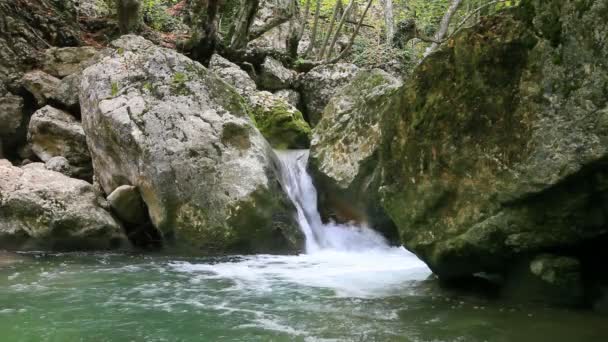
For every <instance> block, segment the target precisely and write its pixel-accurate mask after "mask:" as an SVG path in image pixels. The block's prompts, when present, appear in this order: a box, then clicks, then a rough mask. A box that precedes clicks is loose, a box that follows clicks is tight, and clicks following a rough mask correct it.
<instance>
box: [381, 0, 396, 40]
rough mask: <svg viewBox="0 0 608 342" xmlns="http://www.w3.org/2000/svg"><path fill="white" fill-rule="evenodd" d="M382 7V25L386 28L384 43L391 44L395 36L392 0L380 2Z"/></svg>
mask: <svg viewBox="0 0 608 342" xmlns="http://www.w3.org/2000/svg"><path fill="white" fill-rule="evenodd" d="M382 5H383V7H384V25H385V26H386V43H387V44H392V41H393V37H394V36H395V16H394V14H393V0H382Z"/></svg>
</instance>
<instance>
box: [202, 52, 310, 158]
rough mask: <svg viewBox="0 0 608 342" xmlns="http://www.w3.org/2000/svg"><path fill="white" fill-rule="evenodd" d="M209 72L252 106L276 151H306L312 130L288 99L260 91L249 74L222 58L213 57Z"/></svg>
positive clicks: (260, 125)
mask: <svg viewBox="0 0 608 342" xmlns="http://www.w3.org/2000/svg"><path fill="white" fill-rule="evenodd" d="M209 68H210V70H211V71H213V72H214V73H215V74H216V75H218V76H219V77H220V78H221V79H222V80H224V81H226V83H228V84H230V85H231V86H233V87H234V88H235V89H236V91H237V92H238V93H239V94H241V95H242V96H243V97H244V99H245V101H246V103H247V105H248V106H249V108H250V110H251V112H252V115H253V118H254V121H255V124H256V126H257V128H258V129H259V130H260V132H262V135H264V137H265V138H266V139H267V140H268V141H269V142H270V144H271V145H272V147H274V148H280V149H284V148H292V149H294V148H307V147H308V146H309V144H310V126H309V125H308V123H306V121H305V120H304V116H303V115H302V113H301V112H300V111H299V110H298V109H296V108H295V106H293V105H291V104H290V103H289V102H287V101H286V100H285V99H283V98H281V97H280V96H278V95H275V94H272V93H269V92H267V91H258V90H257V86H256V84H255V82H254V81H253V80H252V79H251V78H250V77H249V75H248V74H247V72H245V71H244V70H243V69H241V68H239V66H237V65H236V64H234V63H232V62H230V61H228V60H226V59H225V58H223V57H221V56H219V55H217V54H216V55H213V56H212V57H211V62H210V64H209Z"/></svg>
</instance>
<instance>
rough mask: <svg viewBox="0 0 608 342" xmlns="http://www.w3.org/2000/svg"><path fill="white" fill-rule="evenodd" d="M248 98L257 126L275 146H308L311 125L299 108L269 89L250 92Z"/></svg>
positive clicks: (283, 147) (281, 147) (300, 147)
mask: <svg viewBox="0 0 608 342" xmlns="http://www.w3.org/2000/svg"><path fill="white" fill-rule="evenodd" d="M248 99H249V101H250V103H251V108H252V110H253V116H254V118H255V122H256V126H257V127H258V129H259V130H260V132H262V134H263V135H264V137H265V138H266V139H267V140H268V142H270V144H271V145H272V146H273V147H274V148H279V149H286V148H289V149H302V148H308V146H309V144H310V126H308V123H306V121H304V117H303V116H302V113H300V111H299V110H297V109H295V108H294V107H293V106H291V105H290V104H288V103H287V102H286V101H284V100H282V99H280V98H278V97H277V96H275V95H274V94H272V93H269V92H267V91H260V92H255V93H253V94H250V95H249V96H248Z"/></svg>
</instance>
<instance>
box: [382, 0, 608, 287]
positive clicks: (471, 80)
mask: <svg viewBox="0 0 608 342" xmlns="http://www.w3.org/2000/svg"><path fill="white" fill-rule="evenodd" d="M606 13H608V4H607V3H606V2H584V4H583V2H580V1H574V0H566V1H559V2H557V1H540V0H530V1H523V2H522V5H521V6H520V7H517V8H514V9H511V10H508V11H503V12H500V13H498V14H497V15H496V16H493V17H488V18H484V19H482V21H481V23H480V24H479V25H477V26H475V27H473V28H471V29H467V30H463V31H462V32H461V33H459V34H457V35H456V36H455V37H453V38H452V39H450V41H448V42H447V43H446V44H445V45H444V46H443V47H442V48H441V49H439V50H438V51H437V52H436V53H434V54H432V55H431V56H429V57H428V58H427V59H426V60H425V61H424V62H423V63H422V64H421V65H419V67H418V68H417V69H416V70H415V71H414V73H413V75H412V77H411V79H409V80H408V81H407V83H406V84H405V85H404V87H403V88H402V89H401V90H400V91H399V92H398V93H397V94H396V95H395V96H394V98H393V99H392V101H393V103H392V105H391V107H390V108H388V109H387V110H386V115H387V116H386V119H385V120H383V123H382V130H383V142H382V148H381V152H380V163H381V166H382V173H383V186H382V191H381V194H382V201H383V206H384V208H385V209H386V211H387V212H388V213H389V215H390V217H391V218H392V219H393V221H394V222H395V223H396V224H397V226H398V228H399V232H400V237H401V241H402V242H403V243H404V244H405V245H406V247H408V248H409V249H411V250H412V251H414V252H415V253H416V254H417V255H418V256H420V257H421V258H422V259H423V260H424V261H426V262H427V263H428V264H429V266H431V268H432V269H433V270H434V271H435V272H436V273H437V274H439V275H440V276H442V277H444V278H450V277H462V276H468V275H471V274H474V273H477V272H486V273H500V274H508V272H509V269H510V267H511V265H512V264H513V262H514V261H515V260H519V259H520V258H523V257H525V256H526V255H529V254H541V253H545V252H550V251H553V250H562V249H568V250H573V251H579V250H582V249H583V248H581V247H580V246H583V245H584V244H585V243H586V242H587V241H589V240H593V239H595V238H597V237H600V236H605V235H606V234H608V226H607V224H606V223H607V222H608V217H607V216H606V213H605V210H604V209H603V206H602V204H601V203H602V201H603V200H600V199H604V198H608V197H606V196H608V193H606V187H605V186H604V184H605V182H604V181H602V180H603V179H606V177H607V176H608V174H607V172H606V171H605V170H606V161H607V160H608V129H607V126H606V125H605V124H604V123H605V122H606V117H607V113H608V108H607V107H608V106H607V103H608V92H607V91H606V90H608V67H607V65H606V63H605V61H606V60H607V59H608V46H607V45H606V44H605V42H604V38H603V37H605V36H606V35H608V22H607V21H606V20H605V18H606ZM590 30H591V31H593V32H595V34H588V32H589V31H590Z"/></svg>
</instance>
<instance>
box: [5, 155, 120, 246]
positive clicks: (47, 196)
mask: <svg viewBox="0 0 608 342" xmlns="http://www.w3.org/2000/svg"><path fill="white" fill-rule="evenodd" d="M101 201H103V198H100V197H98V196H97V195H96V194H95V192H94V191H93V187H92V186H91V184H89V183H87V182H85V181H82V180H78V179H73V178H69V177H66V176H64V175H62V174H60V173H58V172H53V171H49V170H46V169H45V168H44V164H41V163H34V164H29V165H27V166H25V167H23V168H18V167H14V166H12V165H11V163H10V162H9V161H7V160H0V248H3V249H9V250H23V249H51V250H87V249H112V248H119V247H125V246H128V241H127V238H126V236H125V235H124V233H123V231H122V228H121V226H120V224H119V223H118V222H116V221H115V220H114V218H113V217H112V215H110V213H108V212H107V211H105V210H103V209H102V208H101V207H100V206H99V202H101Z"/></svg>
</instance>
